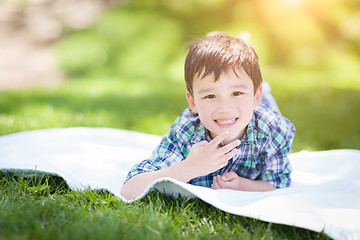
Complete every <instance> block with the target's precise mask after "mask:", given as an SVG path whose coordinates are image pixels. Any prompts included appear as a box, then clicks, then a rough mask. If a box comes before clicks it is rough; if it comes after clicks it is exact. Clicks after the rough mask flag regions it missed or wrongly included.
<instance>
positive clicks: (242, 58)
mask: <svg viewBox="0 0 360 240" xmlns="http://www.w3.org/2000/svg"><path fill="white" fill-rule="evenodd" d="M240 67H243V69H244V70H245V72H246V73H247V75H249V77H250V78H251V80H252V81H253V84H254V91H256V90H257V88H258V87H259V86H260V84H261V83H262V77H261V72H260V66H259V62H258V56H257V55H256V53H255V51H254V49H253V48H252V47H251V46H250V45H248V44H246V43H245V42H244V41H243V40H242V39H240V38H236V37H231V36H230V35H228V34H226V33H222V32H211V33H209V34H207V35H206V36H205V37H204V38H203V39H201V40H199V41H198V42H196V43H194V44H193V45H191V46H190V49H189V52H188V54H187V56H186V60H185V81H186V87H187V90H188V91H189V92H190V94H193V92H192V83H193V79H194V77H195V75H197V74H198V76H200V77H201V78H203V77H205V76H207V75H209V74H214V76H215V81H217V80H218V79H219V77H220V74H221V73H223V72H226V71H228V70H229V69H232V70H233V71H234V73H235V75H237V73H236V69H239V68H240Z"/></svg>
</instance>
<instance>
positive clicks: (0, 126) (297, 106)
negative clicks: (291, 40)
mask: <svg viewBox="0 0 360 240" xmlns="http://www.w3.org/2000/svg"><path fill="white" fill-rule="evenodd" d="M121 11H123V10H121ZM121 13H122V14H117V13H116V11H113V12H111V11H110V12H109V14H107V15H105V17H104V18H103V19H102V20H100V21H99V22H98V23H96V24H95V25H94V26H92V27H91V28H89V29H85V30H82V31H77V32H73V33H69V34H68V35H67V37H65V38H64V39H62V40H61V41H60V42H59V43H58V44H56V45H55V46H54V51H55V52H56V53H57V56H58V58H59V61H60V62H61V64H62V66H63V68H64V70H65V71H66V73H67V79H66V80H65V81H64V82H63V83H61V84H59V85H56V86H52V87H33V88H28V89H23V90H11V91H5V92H2V93H1V94H0V135H6V134H11V133H15V132H21V131H27V130H32V129H42V128H53V127H61V128H62V127H76V126H82V127H83V126H86V127H109V128H119V129H127V130H133V131H140V132H145V133H150V134H157V135H164V134H165V133H166V132H167V130H168V128H169V127H170V125H171V124H172V122H173V121H174V120H175V118H176V117H177V116H178V115H179V113H181V112H182V110H183V109H184V108H186V107H187V103H186V99H185V83H184V82H183V77H182V69H183V60H184V51H183V47H184V45H186V44H185V42H186V41H185V40H184V38H183V35H182V32H181V27H179V25H178V24H177V22H176V21H175V20H174V19H172V18H169V16H167V15H166V14H165V15H164V14H163V15H162V14H158V13H156V14H151V13H148V12H146V13H143V12H139V11H137V12H133V11H123V12H121ZM149 19H150V20H151V22H152V23H154V24H152V25H151V26H149V25H146V23H147V22H148V21H149ZM119 23H120V24H119ZM130 23H131V26H132V27H131V28H130V27H127V28H125V27H124V26H129V24H130ZM121 24H122V25H121ZM143 26H145V27H143ZM144 28H145V29H144ZM114 29H116V31H115V30H114ZM139 36H141V37H139ZM175 49H176V50H175ZM259 56H260V57H261V53H260V54H259ZM348 59H349V58H345V59H343V60H344V61H342V62H346V61H347V60H348ZM340 62H341V61H340ZM359 64H360V63H359V60H358V59H356V60H354V61H353V62H352V65H351V64H346V66H345V65H344V66H343V65H341V63H339V64H337V65H336V67H329V66H334V65H331V64H330V65H326V66H325V67H324V65H319V66H318V68H314V67H312V68H310V67H301V66H295V65H279V64H267V63H264V64H263V65H262V69H263V78H264V79H265V80H266V81H268V82H269V83H270V85H271V86H272V89H273V95H274V97H275V98H276V99H277V101H278V104H279V106H280V110H281V111H282V113H283V115H285V116H286V117H288V118H289V119H290V120H291V121H293V122H294V124H295V127H296V129H297V132H296V137H295V140H294V144H293V149H292V152H297V151H300V150H328V149H340V148H355V149H359V142H360V124H359V122H360V79H359V77H358V76H359V71H358V69H360V68H359ZM351 66H353V67H351ZM0 157H1V156H0ZM1 176H2V177H1V180H0V239H67V240H68V239H327V238H328V237H327V236H326V235H325V234H322V233H315V232H311V231H308V230H305V229H300V228H295V227H291V226H284V225H277V224H269V223H265V222H262V221H259V220H256V219H252V218H246V217H241V216H236V215H231V214H228V213H226V212H222V211H220V210H218V209H216V208H214V207H212V206H209V205H208V204H206V203H204V202H202V201H200V200H198V199H195V200H189V199H186V198H180V199H173V198H170V197H168V196H165V195H162V194H160V193H158V192H152V193H150V194H149V195H148V196H147V197H145V198H144V199H142V200H139V201H136V202H133V203H131V204H126V203H123V202H121V201H120V200H118V199H117V198H116V197H114V196H112V195H111V194H109V193H107V192H101V191H95V190H92V189H88V190H86V191H74V190H71V189H69V188H68V187H67V186H66V185H65V184H64V182H62V181H61V180H59V179H57V181H55V180H56V179H55V180H54V179H53V178H50V177H46V176H45V177H44V176H41V174H39V175H38V176H36V178H34V177H33V178H23V177H14V176H8V175H6V174H5V175H1Z"/></svg>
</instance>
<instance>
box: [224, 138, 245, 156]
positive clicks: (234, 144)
mask: <svg viewBox="0 0 360 240" xmlns="http://www.w3.org/2000/svg"><path fill="white" fill-rule="evenodd" d="M240 143H241V141H240V140H239V139H236V140H234V141H232V142H231V143H228V144H226V145H225V146H222V147H221V148H220V149H219V151H221V153H222V154H226V153H228V152H230V151H231V150H234V149H235V148H237V147H238V146H239V145H240Z"/></svg>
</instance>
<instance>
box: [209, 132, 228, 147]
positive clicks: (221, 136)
mask: <svg viewBox="0 0 360 240" xmlns="http://www.w3.org/2000/svg"><path fill="white" fill-rule="evenodd" d="M228 135H229V131H227V130H226V131H224V132H222V133H221V134H219V135H218V136H216V137H215V138H214V139H213V140H211V141H210V144H211V146H216V147H217V146H218V145H219V144H220V143H221V142H222V141H223V140H224V139H225V138H226V137H227V136H228Z"/></svg>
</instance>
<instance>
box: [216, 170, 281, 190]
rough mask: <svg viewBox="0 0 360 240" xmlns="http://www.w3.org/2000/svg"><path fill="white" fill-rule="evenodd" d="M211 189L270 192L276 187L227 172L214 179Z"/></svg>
mask: <svg viewBox="0 0 360 240" xmlns="http://www.w3.org/2000/svg"><path fill="white" fill-rule="evenodd" d="M211 188H212V189H232V190H239V191H255V192H264V191H272V190H275V189H276V187H274V186H273V185H271V184H270V183H268V182H265V181H261V180H250V179H247V178H243V177H239V176H238V175H237V174H236V173H234V172H228V173H225V174H224V175H222V176H220V175H218V176H216V177H214V179H213V184H212V185H211Z"/></svg>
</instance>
